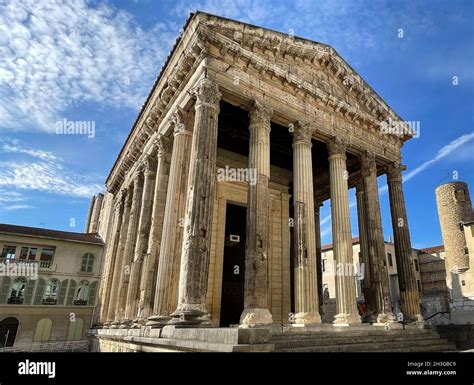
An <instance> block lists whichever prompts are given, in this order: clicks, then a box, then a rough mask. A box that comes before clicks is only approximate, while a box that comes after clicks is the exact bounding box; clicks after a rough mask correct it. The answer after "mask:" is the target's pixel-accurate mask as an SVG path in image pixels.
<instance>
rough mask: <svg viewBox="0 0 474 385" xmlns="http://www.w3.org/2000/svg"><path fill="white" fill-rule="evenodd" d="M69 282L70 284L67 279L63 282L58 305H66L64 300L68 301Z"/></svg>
mask: <svg viewBox="0 0 474 385" xmlns="http://www.w3.org/2000/svg"><path fill="white" fill-rule="evenodd" d="M68 282H69V280H68V279H65V280H63V281H62V282H61V287H60V289H59V297H58V305H60V306H62V305H64V300H65V299H66V293H67V284H68Z"/></svg>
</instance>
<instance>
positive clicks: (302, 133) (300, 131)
mask: <svg viewBox="0 0 474 385" xmlns="http://www.w3.org/2000/svg"><path fill="white" fill-rule="evenodd" d="M313 132H314V127H313V126H311V124H310V123H307V122H301V121H297V122H296V123H295V124H294V130H293V144H295V143H298V142H303V143H309V144H311V137H312V136H313Z"/></svg>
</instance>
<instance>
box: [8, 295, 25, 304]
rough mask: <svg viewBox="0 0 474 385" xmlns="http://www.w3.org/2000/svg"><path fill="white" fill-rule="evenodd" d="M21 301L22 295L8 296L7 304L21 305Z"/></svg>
mask: <svg viewBox="0 0 474 385" xmlns="http://www.w3.org/2000/svg"><path fill="white" fill-rule="evenodd" d="M22 303H23V297H10V298H8V300H7V304H9V305H21V304H22Z"/></svg>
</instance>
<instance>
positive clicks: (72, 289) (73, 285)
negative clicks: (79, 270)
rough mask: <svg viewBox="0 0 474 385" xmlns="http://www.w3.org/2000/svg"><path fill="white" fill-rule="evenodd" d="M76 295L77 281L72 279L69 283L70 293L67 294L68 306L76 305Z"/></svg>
mask: <svg viewBox="0 0 474 385" xmlns="http://www.w3.org/2000/svg"><path fill="white" fill-rule="evenodd" d="M74 294H76V281H74V280H73V279H71V282H70V283H69V291H68V293H67V301H66V306H72V305H73V304H74Z"/></svg>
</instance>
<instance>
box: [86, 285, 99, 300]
mask: <svg viewBox="0 0 474 385" xmlns="http://www.w3.org/2000/svg"><path fill="white" fill-rule="evenodd" d="M97 283H98V281H95V282H92V283H91V286H90V289H89V300H88V301H87V305H88V306H95V296H96V293H97Z"/></svg>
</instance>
